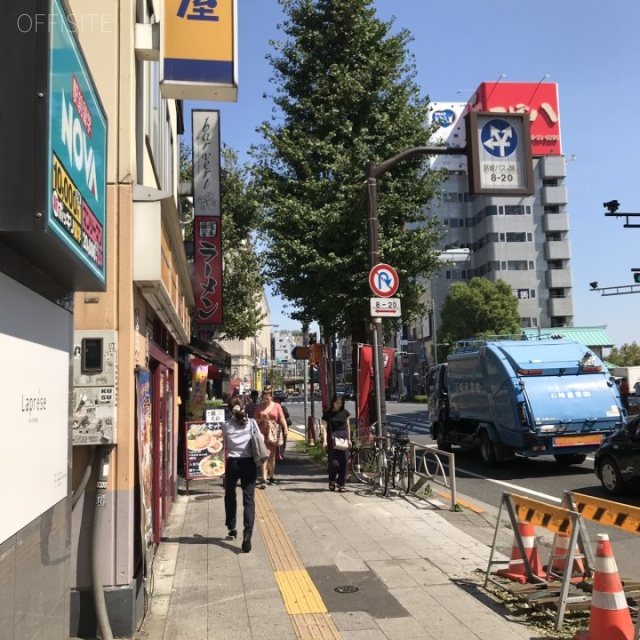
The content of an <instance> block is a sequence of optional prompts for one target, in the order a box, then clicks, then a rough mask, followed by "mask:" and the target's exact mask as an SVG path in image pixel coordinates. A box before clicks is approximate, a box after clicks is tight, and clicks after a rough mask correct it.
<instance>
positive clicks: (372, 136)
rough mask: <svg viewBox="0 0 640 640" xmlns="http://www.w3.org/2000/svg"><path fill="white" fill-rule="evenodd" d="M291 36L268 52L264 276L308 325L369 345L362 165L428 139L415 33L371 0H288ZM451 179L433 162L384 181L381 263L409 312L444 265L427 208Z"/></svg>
mask: <svg viewBox="0 0 640 640" xmlns="http://www.w3.org/2000/svg"><path fill="white" fill-rule="evenodd" d="M279 2H280V4H281V5H282V7H283V10H284V13H285V16H286V18H285V20H284V22H283V23H282V25H281V26H280V28H281V31H282V34H283V39H282V40H281V41H277V42H273V43H272V46H273V53H272V54H270V55H269V56H268V59H269V61H270V63H271V66H272V69H273V74H274V77H273V78H272V83H273V86H274V91H273V94H272V95H270V96H265V97H269V98H271V99H272V100H273V103H274V104H275V108H274V111H273V116H272V118H271V120H270V121H267V122H264V123H263V124H262V126H261V127H260V132H261V133H262V136H263V142H262V143H261V144H260V145H258V146H257V147H255V148H254V149H253V150H252V155H253V157H254V160H255V171H256V176H257V180H258V183H259V185H260V187H261V190H262V203H263V206H264V210H263V219H262V233H263V238H264V244H265V250H264V261H265V263H264V264H265V266H264V273H265V275H266V276H267V278H268V279H269V280H270V281H271V283H272V284H273V286H274V289H275V291H276V292H277V293H279V294H280V295H281V296H282V297H283V298H284V299H285V300H286V301H287V302H288V305H289V309H288V310H289V315H290V316H291V317H292V318H294V319H297V320H300V321H301V322H302V323H303V324H305V323H308V322H309V321H312V320H316V321H318V323H319V325H320V327H321V329H322V333H323V335H324V336H325V337H328V336H331V335H334V334H336V335H340V336H349V335H351V336H352V337H353V339H354V341H364V340H365V337H366V333H365V328H366V323H367V322H368V318H369V315H370V311H369V298H370V297H371V295H372V294H371V292H370V290H369V287H368V273H369V254H368V239H367V200H366V193H365V191H364V178H365V173H364V167H365V164H366V163H367V162H368V161H374V162H380V161H382V160H384V159H386V158H389V157H392V156H394V155H396V154H397V153H399V152H401V151H403V150H405V149H408V148H413V147H417V146H424V145H425V144H426V143H427V141H428V139H429V136H430V130H429V128H428V127H427V125H426V121H427V113H428V110H429V101H428V98H427V97H423V96H422V95H421V92H420V88H419V87H418V86H417V85H416V83H415V73H416V67H415V60H414V59H413V57H412V55H411V54H410V53H409V51H408V48H407V47H408V44H409V42H410V41H411V36H410V34H409V32H408V31H406V30H395V29H394V26H393V23H392V22H384V21H382V20H380V19H378V18H377V16H376V12H375V9H374V8H373V6H372V5H373V2H372V0H279ZM441 179H442V176H441V174H439V173H438V172H434V171H431V170H430V169H429V168H428V165H427V163H426V159H425V158H424V157H415V158H413V159H411V160H409V161H406V162H402V163H400V164H398V165H397V166H396V167H395V168H394V169H393V170H391V171H389V172H388V173H387V174H385V175H384V176H382V178H381V179H380V180H379V182H378V219H379V259H380V261H382V262H386V263H389V264H391V265H393V266H394V267H395V269H396V270H397V271H398V274H399V277H400V290H399V292H398V296H399V297H400V298H401V299H402V310H403V318H405V319H410V318H411V317H413V316H415V315H417V313H418V312H419V310H420V303H419V298H420V293H421V291H422V286H421V284H420V283H419V280H418V278H419V276H428V275H429V274H431V273H432V272H433V271H434V270H435V268H436V266H437V263H438V257H437V254H436V253H435V252H434V247H435V246H436V244H437V242H438V241H439V239H440V238H441V227H440V223H439V222H438V221H437V219H436V218H435V217H434V216H431V215H429V214H428V213H425V210H426V208H425V206H426V205H427V203H428V202H429V200H430V199H431V198H432V197H433V196H434V191H435V188H436V185H437V184H438V183H439V181H440V180H441Z"/></svg>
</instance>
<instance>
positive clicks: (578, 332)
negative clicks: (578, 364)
mask: <svg viewBox="0 0 640 640" xmlns="http://www.w3.org/2000/svg"><path fill="white" fill-rule="evenodd" d="M606 328H607V325H601V326H597V327H551V328H547V329H522V332H523V333H524V334H525V335H526V336H527V338H529V339H534V340H535V339H536V338H538V337H542V338H548V337H551V336H552V335H560V336H562V337H563V338H567V339H569V340H573V341H574V342H580V343H581V344H584V345H586V346H587V347H591V348H593V347H605V348H606V347H613V342H612V341H611V338H609V336H608V335H607V334H606V333H605V329H606Z"/></svg>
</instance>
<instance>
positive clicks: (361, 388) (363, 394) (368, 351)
mask: <svg viewBox="0 0 640 640" xmlns="http://www.w3.org/2000/svg"><path fill="white" fill-rule="evenodd" d="M359 355H360V358H359V362H360V367H359V369H358V439H359V440H362V439H364V438H367V437H368V436H369V435H370V434H369V424H370V416H369V394H370V393H371V379H372V377H373V349H372V348H371V347H370V346H369V345H368V344H361V345H359Z"/></svg>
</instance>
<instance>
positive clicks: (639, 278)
mask: <svg viewBox="0 0 640 640" xmlns="http://www.w3.org/2000/svg"><path fill="white" fill-rule="evenodd" d="M633 281H634V282H637V283H638V284H640V271H638V272H636V273H634V274H633Z"/></svg>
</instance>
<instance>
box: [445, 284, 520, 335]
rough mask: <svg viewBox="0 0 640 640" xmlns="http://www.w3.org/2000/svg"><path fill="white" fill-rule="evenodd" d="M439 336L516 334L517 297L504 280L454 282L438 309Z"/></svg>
mask: <svg viewBox="0 0 640 640" xmlns="http://www.w3.org/2000/svg"><path fill="white" fill-rule="evenodd" d="M440 318H441V325H440V329H439V331H438V339H439V340H440V341H441V342H454V341H455V340H464V339H465V338H474V337H482V336H487V335H503V334H519V333H521V331H520V313H519V311H518V300H517V298H516V297H515V296H514V295H513V293H512V291H511V286H510V285H508V284H507V283H506V282H505V281H504V280H498V281H497V282H492V281H490V280H487V279H486V278H472V279H471V281H470V282H469V284H466V283H464V282H454V283H453V284H452V285H451V288H450V289H449V295H447V297H446V298H445V300H444V303H443V304H442V308H441V310H440Z"/></svg>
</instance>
